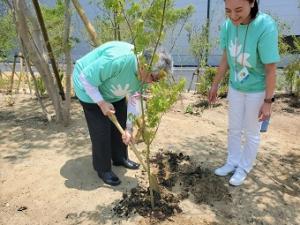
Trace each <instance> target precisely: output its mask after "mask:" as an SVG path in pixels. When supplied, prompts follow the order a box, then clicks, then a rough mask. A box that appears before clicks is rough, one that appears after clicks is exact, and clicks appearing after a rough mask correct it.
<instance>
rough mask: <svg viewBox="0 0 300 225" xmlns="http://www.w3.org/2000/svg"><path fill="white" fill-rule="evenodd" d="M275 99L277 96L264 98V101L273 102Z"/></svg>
mask: <svg viewBox="0 0 300 225" xmlns="http://www.w3.org/2000/svg"><path fill="white" fill-rule="evenodd" d="M274 101H275V98H274V97H273V98H265V99H264V102H265V103H273V102H274Z"/></svg>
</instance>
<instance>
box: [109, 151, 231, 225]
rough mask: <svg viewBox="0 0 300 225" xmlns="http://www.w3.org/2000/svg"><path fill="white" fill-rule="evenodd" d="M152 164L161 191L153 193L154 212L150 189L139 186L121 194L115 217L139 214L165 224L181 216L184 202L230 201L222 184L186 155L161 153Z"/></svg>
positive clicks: (208, 202) (207, 170)
mask: <svg viewBox="0 0 300 225" xmlns="http://www.w3.org/2000/svg"><path fill="white" fill-rule="evenodd" d="M151 163H152V165H153V170H152V171H153V173H154V174H156V176H157V178H158V182H159V184H160V187H161V192H160V193H154V199H155V200H154V201H155V209H154V210H153V209H152V208H151V201H150V193H149V189H148V188H145V187H143V186H142V185H139V186H138V187H136V188H133V189H131V191H130V193H129V194H128V193H123V199H122V200H121V201H119V202H118V203H117V205H116V206H115V207H114V208H113V211H114V214H115V215H116V216H118V217H130V215H132V214H135V213H138V214H139V215H141V216H143V217H151V218H153V219H156V220H165V219H167V218H169V217H170V216H173V215H174V214H176V213H181V212H182V209H181V208H180V206H179V203H180V201H181V200H183V199H186V198H190V197H191V198H192V199H193V201H195V202H196V203H199V204H202V203H206V204H210V205H213V203H214V202H215V201H223V202H224V201H225V202H226V201H227V202H231V201H232V196H231V194H230V193H229V191H228V188H227V187H226V186H224V182H223V181H222V180H220V178H219V177H216V176H215V175H214V174H213V173H212V172H211V171H210V170H209V169H207V168H202V167H201V166H199V165H197V164H196V163H194V162H192V160H191V158H190V156H188V155H184V154H182V153H179V154H175V153H173V152H165V153H164V152H162V151H160V152H158V153H157V154H156V155H155V156H154V157H153V158H152V159H151Z"/></svg>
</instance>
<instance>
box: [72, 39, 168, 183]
mask: <svg viewBox="0 0 300 225" xmlns="http://www.w3.org/2000/svg"><path fill="white" fill-rule="evenodd" d="M156 55H157V60H156V63H155V64H154V65H153V66H152V71H147V69H146V65H144V64H143V63H142V61H143V60H138V59H137V56H136V55H135V54H134V46H133V45H132V44H129V43H126V42H120V41H111V42H107V43H105V44H103V45H101V46H99V47H98V48H96V49H94V50H93V51H91V52H89V53H88V54H86V55H85V56H83V57H82V58H80V59H79V60H77V61H76V65H75V67H74V71H73V86H74V90H75V93H76V96H77V97H78V98H79V101H80V103H81V105H82V108H83V111H84V115H85V118H86V121H87V125H88V129H89V134H90V138H91V142H92V158H93V167H94V169H95V170H96V172H97V173H98V176H99V177H100V178H101V179H102V180H103V181H104V182H105V183H107V184H109V185H113V186H115V185H119V184H120V183H121V181H120V179H119V178H118V177H117V175H116V174H115V173H114V172H113V171H112V168H111V167H112V165H111V164H112V163H113V165H115V166H123V167H125V168H128V169H138V167H139V164H137V163H135V162H133V161H131V160H130V159H129V158H128V153H127V145H128V144H129V142H130V141H131V139H132V138H131V135H132V122H131V121H130V119H128V118H129V117H127V115H129V114H134V115H137V114H138V113H139V112H138V111H139V110H138V109H137V108H138V105H139V101H140V100H139V99H140V95H139V94H138V92H139V91H140V90H141V86H142V85H143V84H145V83H151V82H153V81H157V80H158V79H160V78H162V77H163V76H164V75H167V73H169V72H170V71H171V68H172V60H171V57H170V56H169V54H167V53H166V51H165V50H163V49H161V48H160V49H159V50H158V51H157V52H156ZM143 57H144V58H143V59H145V60H144V61H146V62H147V63H148V64H149V62H150V61H151V57H152V52H151V51H149V50H146V51H144V52H143ZM126 97H128V104H127V102H126ZM111 114H115V115H116V117H117V119H118V121H119V122H120V124H121V126H122V127H123V129H124V130H125V134H124V135H123V136H121V134H120V132H119V131H118V129H117V128H116V127H115V125H114V124H113V123H112V122H111V121H110V119H109V118H108V116H109V115H111Z"/></svg>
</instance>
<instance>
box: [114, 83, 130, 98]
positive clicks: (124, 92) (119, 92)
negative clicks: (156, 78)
mask: <svg viewBox="0 0 300 225" xmlns="http://www.w3.org/2000/svg"><path fill="white" fill-rule="evenodd" d="M111 92H112V93H113V94H114V95H115V96H119V97H125V96H128V95H130V93H131V90H130V89H129V84H126V85H125V86H124V88H123V87H122V86H121V85H120V84H118V85H117V87H116V86H114V85H111Z"/></svg>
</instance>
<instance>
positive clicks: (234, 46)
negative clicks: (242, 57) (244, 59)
mask: <svg viewBox="0 0 300 225" xmlns="http://www.w3.org/2000/svg"><path fill="white" fill-rule="evenodd" d="M241 49H242V45H240V44H239V43H238V40H237V38H236V39H235V40H234V42H233V41H232V40H231V41H230V45H229V53H230V56H231V57H233V58H235V57H237V56H238V55H239V54H240V52H241Z"/></svg>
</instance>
